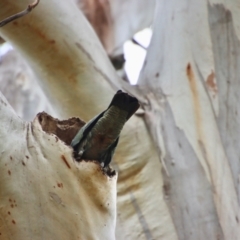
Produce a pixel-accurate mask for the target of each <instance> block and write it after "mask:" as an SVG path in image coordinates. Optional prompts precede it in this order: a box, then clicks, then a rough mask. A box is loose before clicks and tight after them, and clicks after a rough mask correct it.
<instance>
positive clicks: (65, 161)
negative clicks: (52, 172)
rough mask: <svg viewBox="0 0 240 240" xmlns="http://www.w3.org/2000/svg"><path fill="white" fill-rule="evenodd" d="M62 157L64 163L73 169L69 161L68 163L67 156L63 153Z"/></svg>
mask: <svg viewBox="0 0 240 240" xmlns="http://www.w3.org/2000/svg"><path fill="white" fill-rule="evenodd" d="M61 158H62V160H63V161H64V163H65V164H66V165H67V167H68V168H69V169H71V166H70V165H69V163H68V161H67V159H66V158H65V156H64V155H62V156H61Z"/></svg>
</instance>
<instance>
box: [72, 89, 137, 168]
mask: <svg viewBox="0 0 240 240" xmlns="http://www.w3.org/2000/svg"><path fill="white" fill-rule="evenodd" d="M138 108H139V102H138V100H137V98H135V97H132V96H130V95H129V94H127V93H124V92H122V91H121V90H118V91H117V93H116V94H115V95H114V97H113V99H112V101H111V103H110V105H109V107H108V108H107V109H106V110H105V111H103V112H102V113H100V114H99V115H97V116H95V117H94V118H93V119H91V120H90V121H89V122H88V123H86V124H85V125H84V126H83V127H82V128H81V129H80V130H79V131H78V133H77V134H76V136H75V137H74V138H73V140H72V142H71V146H72V148H73V150H74V156H75V158H76V160H78V161H79V160H80V159H85V160H97V161H99V162H100V163H101V164H102V165H103V166H104V167H106V166H108V165H109V163H110V162H111V159H112V156H113V154H114V151H115V149H116V146H117V144H118V140H119V135H120V132H121V130H122V128H123V126H124V124H125V122H126V121H127V120H128V119H129V118H130V117H131V116H132V115H133V114H134V113H135V112H136V111H137V109H138Z"/></svg>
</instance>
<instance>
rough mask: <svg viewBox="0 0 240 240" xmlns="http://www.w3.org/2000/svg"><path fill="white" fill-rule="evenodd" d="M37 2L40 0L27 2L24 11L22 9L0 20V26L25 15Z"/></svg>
mask: <svg viewBox="0 0 240 240" xmlns="http://www.w3.org/2000/svg"><path fill="white" fill-rule="evenodd" d="M39 2H40V0H36V1H35V2H33V3H32V4H29V5H28V7H27V8H26V9H25V10H24V11H22V12H20V13H16V14H14V15H12V16H10V17H8V18H5V19H3V20H2V21H1V22H0V27H3V26H5V25H6V24H8V23H10V22H12V21H14V20H16V19H18V18H21V17H23V16H25V15H27V14H28V13H30V12H31V11H32V10H33V9H34V8H35V7H36V6H37V5H38V3H39Z"/></svg>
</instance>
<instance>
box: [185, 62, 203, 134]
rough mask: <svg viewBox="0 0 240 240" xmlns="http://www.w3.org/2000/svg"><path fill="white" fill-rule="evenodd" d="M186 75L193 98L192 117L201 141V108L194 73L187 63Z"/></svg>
mask: <svg viewBox="0 0 240 240" xmlns="http://www.w3.org/2000/svg"><path fill="white" fill-rule="evenodd" d="M186 74H187V78H188V81H189V86H190V89H191V93H192V97H193V105H194V106H193V107H194V115H195V121H196V127H197V132H198V136H199V139H202V130H201V128H202V127H201V106H200V102H199V94H198V89H197V82H196V79H195V76H194V72H193V70H192V66H191V64H190V63H188V65H187V68H186Z"/></svg>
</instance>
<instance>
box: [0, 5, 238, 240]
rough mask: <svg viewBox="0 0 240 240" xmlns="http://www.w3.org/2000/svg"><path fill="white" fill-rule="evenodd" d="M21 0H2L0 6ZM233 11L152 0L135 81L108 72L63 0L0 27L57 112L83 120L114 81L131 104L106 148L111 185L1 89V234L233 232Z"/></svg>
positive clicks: (104, 101)
mask: <svg viewBox="0 0 240 240" xmlns="http://www.w3.org/2000/svg"><path fill="white" fill-rule="evenodd" d="M28 3H29V2H28V1H26V0H23V1H14V0H2V1H1V2H0V17H1V18H4V17H7V16H9V15H11V14H14V13H16V12H19V11H21V10H22V9H24V8H25V7H26V5H27V4H28ZM239 16H240V9H239V4H238V2H237V1H236V0H231V1H230V0H229V1H228V2H220V1H200V0H192V1H186V0H183V1H177V0H169V1H157V5H156V12H155V17H154V23H153V37H152V41H151V44H150V47H149V49H148V53H147V57H146V60H145V64H144V67H143V69H142V71H141V74H140V79H139V84H138V85H137V86H135V87H133V86H130V85H128V84H127V83H126V82H124V81H122V80H121V79H119V78H118V77H117V75H116V72H115V70H114V69H113V67H112V66H111V64H110V62H109V60H108V58H107V55H106V52H105V51H104V49H103V47H102V46H101V44H100V43H99V40H97V38H96V35H95V33H94V32H93V30H92V29H91V27H90V25H89V24H88V23H87V21H86V20H85V18H84V17H83V15H82V14H81V12H79V11H78V10H77V9H76V7H75V5H74V4H73V3H70V2H67V1H57V0H52V1H46V0H45V1H44V0H42V1H41V2H40V4H39V5H38V7H37V8H36V9H34V11H33V12H32V13H31V14H29V15H28V16H25V17H23V18H21V19H19V20H17V21H15V22H13V23H10V24H9V25H7V26H5V27H4V28H2V29H0V34H1V35H2V36H3V38H5V39H6V40H8V41H10V42H11V43H12V44H13V45H14V47H15V48H17V49H18V50H19V51H20V52H21V53H22V55H23V56H24V57H25V59H26V60H27V61H28V63H29V64H30V65H31V66H32V68H33V70H34V71H35V73H36V75H37V76H38V79H39V82H40V84H41V85H42V88H43V90H44V92H45V94H46V95H47V96H48V98H49V100H50V102H51V104H52V106H53V108H54V111H56V113H57V114H58V116H59V117H60V118H69V117H73V116H79V117H81V118H82V119H84V120H89V119H90V118H92V117H93V116H94V115H95V114H97V113H99V112H101V111H102V110H104V109H105V108H106V107H107V106H108V104H109V101H110V99H111V97H112V95H113V94H114V91H115V90H117V89H118V88H122V89H123V90H125V91H128V92H130V93H132V94H134V95H135V96H136V97H138V99H139V101H140V102H141V105H142V110H141V111H139V112H137V114H136V116H134V117H132V119H131V120H130V121H129V122H128V123H127V124H126V126H125V127H124V130H123V133H122V135H121V138H120V143H119V146H118V148H117V151H116V154H115V156H114V161H113V164H112V165H113V167H114V168H115V169H116V171H117V172H118V182H117V190H116V188H115V186H116V176H111V177H107V176H106V175H104V174H102V172H101V171H99V170H100V169H99V167H98V166H97V165H96V164H94V163H89V162H82V163H80V164H78V163H76V162H74V159H72V157H71V153H72V152H71V149H70V148H69V147H68V146H67V144H69V141H65V143H66V144H64V143H63V142H62V141H61V140H59V141H57V142H56V138H55V136H54V135H49V133H45V132H44V131H43V130H42V127H41V125H42V124H40V123H41V121H40V120H39V116H38V117H37V118H36V119H35V120H34V121H33V122H32V123H23V122H22V120H21V119H19V118H17V117H16V116H15V114H14V113H13V112H12V110H11V109H10V107H9V106H8V105H7V103H6V101H5V100H4V98H3V97H2V99H3V101H2V102H1V105H0V106H1V108H0V120H1V121H0V136H1V138H0V140H1V144H0V154H1V155H0V164H1V168H0V171H1V174H0V176H1V181H0V182H1V185H0V190H1V191H0V194H1V195H0V204H1V205H0V206H1V208H0V209H1V211H0V214H1V218H0V219H1V222H0V233H2V234H4V237H5V238H4V239H61V236H64V238H62V239H78V238H79V239H114V232H115V234H116V239H130V240H132V239H148V240H150V239H163V240H172V239H173V240H175V239H181V240H188V239H193V240H202V239H209V240H215V239H218V240H222V239H225V240H230V239H231V240H238V239H240V208H239V203H240V185H239V184H240V180H239V179H240V162H239V159H240V152H239V151H240V150H239V146H238V145H239V142H240V141H239V140H240V139H239V138H240V134H239V132H240V131H239V122H240V121H239V111H240V109H239V81H240V79H239V76H240V74H239V71H240V70H239V69H240V66H239V64H240V63H239V56H240V49H239V46H240V45H239V39H240V38H239V37H240V26H239V23H240V19H239V18H240V17H239ZM45 120H46V121H47V122H48V120H49V119H48V118H46V119H45ZM45 131H46V129H45ZM26 136H29V138H26ZM29 139H30V140H29ZM48 139H50V140H48ZM62 140H63V141H64V139H62ZM29 141H30V142H29ZM49 142H50V143H52V144H53V145H51V144H49ZM32 145H33V146H34V148H33V149H32ZM30 153H31V154H30ZM62 155H64V156H65V157H64V159H65V160H66V161H67V163H68V164H66V162H65V160H63V158H62V157H61V156H62ZM10 156H11V157H12V158H13V156H14V158H13V160H12V159H11V158H10ZM26 156H28V157H29V158H26ZM23 163H24V164H25V165H24V164H23ZM69 166H70V168H69ZM9 171H10V172H9ZM93 172H94V173H93ZM96 172H97V173H96ZM85 177H86V179H85ZM10 180H11V181H10ZM30 181H31V182H30ZM86 182H88V183H90V186H89V185H86V186H85V183H86ZM58 184H60V185H59V186H60V187H58ZM61 184H63V188H61V186H62V185H61ZM53 186H55V188H54V187H53ZM65 186H66V187H65ZM116 191H117V199H116ZM96 192H97V193H98V192H99V194H96ZM84 194H85V195H84ZM10 199H11V201H10ZM14 200H15V202H16V203H15V202H14ZM106 203H110V205H109V206H108V205H107V206H106ZM11 204H13V205H14V208H12V207H11ZM15 204H16V205H17V206H16V207H15ZM102 205H103V206H105V207H104V210H103V211H102V209H101V207H99V206H102ZM116 205H117V206H116ZM9 209H10V210H11V211H10V210H9ZM116 209H117V213H116ZM8 212H10V214H9V213H8ZM23 213H24V214H23ZM13 221H14V222H15V223H14V222H13ZM18 223H19V224H18ZM105 223H106V226H105V225H104V224H105ZM115 223H116V228H115ZM103 225H104V226H103ZM16 229H17V230H16ZM61 234H62V235H61ZM64 234H66V235H64ZM88 234H89V235H88ZM0 236H1V235H0ZM14 237H15V238H14Z"/></svg>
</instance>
